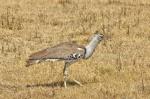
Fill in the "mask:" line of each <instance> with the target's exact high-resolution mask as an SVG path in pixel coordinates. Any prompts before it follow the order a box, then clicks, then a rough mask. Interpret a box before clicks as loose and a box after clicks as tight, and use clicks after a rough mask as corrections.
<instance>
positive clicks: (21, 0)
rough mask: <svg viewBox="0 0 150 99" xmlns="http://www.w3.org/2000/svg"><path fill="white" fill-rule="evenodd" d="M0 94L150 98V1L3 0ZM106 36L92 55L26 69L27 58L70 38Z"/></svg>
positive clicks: (45, 98)
mask: <svg viewBox="0 0 150 99" xmlns="http://www.w3.org/2000/svg"><path fill="white" fill-rule="evenodd" d="M0 12H1V13H0V99H51V98H53V99H150V72H149V71H150V1H149V0H120V1H119V0H0ZM96 30H99V31H100V32H102V33H103V34H104V35H105V40H104V41H103V42H102V43H101V44H100V45H99V47H98V48H97V50H96V52H95V53H94V55H93V56H92V58H91V59H89V60H85V61H84V60H83V61H80V62H78V63H76V64H73V65H72V66H71V67H70V74H71V77H74V78H76V79H78V80H79V81H81V82H83V84H84V86H83V87H79V86H77V85H74V84H71V83H70V84H69V87H68V88H67V89H64V88H63V87H61V82H62V80H63V77H62V69H63V63H62V62H55V63H48V62H45V63H41V64H38V65H34V66H32V67H29V68H26V67H25V66H24V65H25V60H26V59H27V57H28V56H29V55H30V54H31V53H33V52H35V51H37V50H40V49H41V48H45V47H48V46H53V45H55V44H58V43H60V42H64V41H72V40H73V41H77V42H78V43H80V44H86V42H87V39H88V37H89V36H90V35H91V34H92V33H93V32H94V31H96Z"/></svg>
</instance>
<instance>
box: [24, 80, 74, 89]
mask: <svg viewBox="0 0 150 99" xmlns="http://www.w3.org/2000/svg"><path fill="white" fill-rule="evenodd" d="M75 85H77V84H76V83H75V82H73V81H67V86H75ZM26 87H27V88H30V87H52V88H54V87H63V81H58V82H52V83H45V84H34V85H29V84H28V85H26Z"/></svg>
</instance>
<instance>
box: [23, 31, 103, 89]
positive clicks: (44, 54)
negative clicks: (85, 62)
mask: <svg viewBox="0 0 150 99" xmlns="http://www.w3.org/2000/svg"><path fill="white" fill-rule="evenodd" d="M102 39H103V35H102V34H100V33H99V32H98V31H96V32H95V33H94V34H93V35H92V36H91V38H90V42H89V43H88V44H87V46H82V45H78V44H76V43H70V42H64V43H60V44H58V45H56V46H53V47H50V48H46V49H43V50H41V51H39V52H36V53H33V54H31V55H30V56H29V59H28V60H27V61H26V62H27V64H26V67H28V66H30V65H33V64H36V63H40V62H43V61H57V60H63V61H65V65H64V69H63V74H64V87H65V88H66V87H67V85H66V82H67V80H68V67H69V66H70V65H71V64H72V63H74V62H76V61H78V60H80V59H88V58H89V57H91V56H92V54H93V52H94V51H95V48H96V47H97V45H98V44H99V43H100V41H101V40H102ZM74 81H75V82H76V83H77V84H79V85H81V86H82V84H81V83H80V82H79V81H77V80H75V79H74Z"/></svg>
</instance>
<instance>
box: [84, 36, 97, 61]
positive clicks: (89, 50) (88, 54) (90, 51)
mask: <svg viewBox="0 0 150 99" xmlns="http://www.w3.org/2000/svg"><path fill="white" fill-rule="evenodd" d="M99 42H100V41H99V40H98V39H92V40H91V41H90V43H89V44H88V45H87V46H86V47H85V48H86V53H85V58H86V59H87V58H89V57H91V56H92V54H93V52H94V51H95V48H96V47H97V45H98V44H99Z"/></svg>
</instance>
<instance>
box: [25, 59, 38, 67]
mask: <svg viewBox="0 0 150 99" xmlns="http://www.w3.org/2000/svg"><path fill="white" fill-rule="evenodd" d="M39 62H40V61H39V60H30V59H29V60H27V61H26V65H25V66H26V67H29V66H31V65H33V64H36V63H39Z"/></svg>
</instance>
